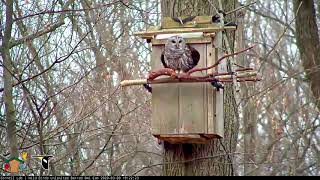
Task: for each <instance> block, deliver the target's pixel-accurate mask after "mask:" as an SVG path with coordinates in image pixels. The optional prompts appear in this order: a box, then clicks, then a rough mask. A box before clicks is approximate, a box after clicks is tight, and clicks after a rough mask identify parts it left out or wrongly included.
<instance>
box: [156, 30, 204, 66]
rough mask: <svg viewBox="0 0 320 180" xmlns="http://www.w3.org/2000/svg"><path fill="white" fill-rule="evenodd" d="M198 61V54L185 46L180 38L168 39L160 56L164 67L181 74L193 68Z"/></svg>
mask: <svg viewBox="0 0 320 180" xmlns="http://www.w3.org/2000/svg"><path fill="white" fill-rule="evenodd" d="M199 59H200V54H199V52H198V51H197V50H195V49H194V48H192V47H191V46H189V45H187V44H186V42H185V40H184V39H183V38H182V37H181V36H172V37H170V38H168V40H167V43H166V44H165V49H164V52H163V53H162V56H161V61H162V63H163V65H164V67H167V68H171V69H174V70H178V71H180V70H182V71H183V72H188V71H189V70H190V69H192V68H194V67H195V66H196V65H197V64H198V62H199Z"/></svg>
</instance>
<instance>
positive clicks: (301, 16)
mask: <svg viewBox="0 0 320 180" xmlns="http://www.w3.org/2000/svg"><path fill="white" fill-rule="evenodd" d="M300 4H301V6H300ZM297 11H298V12H297ZM294 13H297V18H296V39H297V45H298V48H299V51H300V56H301V60H302V63H303V67H304V70H305V72H306V76H307V80H308V82H309V85H310V88H311V91H312V94H313V96H314V97H315V104H316V106H317V107H318V109H319V110H320V70H319V69H320V51H319V49H320V41H319V34H318V27H317V22H316V12H315V5H314V1H313V0H294Z"/></svg>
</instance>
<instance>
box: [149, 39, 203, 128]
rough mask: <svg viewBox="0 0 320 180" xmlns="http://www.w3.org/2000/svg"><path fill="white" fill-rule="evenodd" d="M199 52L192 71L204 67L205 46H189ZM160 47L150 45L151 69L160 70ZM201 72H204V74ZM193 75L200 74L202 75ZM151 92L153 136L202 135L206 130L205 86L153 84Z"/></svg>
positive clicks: (196, 84)
mask: <svg viewBox="0 0 320 180" xmlns="http://www.w3.org/2000/svg"><path fill="white" fill-rule="evenodd" d="M191 46H192V47H194V48H196V49H197V51H198V52H199V53H200V60H199V62H198V65H197V66H196V68H199V67H206V66H207V49H206V44H192V45H191ZM163 50H164V45H154V46H152V55H151V61H152V62H151V67H152V69H153V70H155V69H160V68H163V65H162V63H161V60H160V57H161V53H162V52H163ZM204 73H205V72H204ZM194 75H199V76H201V75H204V74H202V72H197V73H194ZM152 86H153V93H152V132H153V134H204V133H207V130H208V113H207V111H208V109H207V108H208V97H207V83H168V84H154V85H152Z"/></svg>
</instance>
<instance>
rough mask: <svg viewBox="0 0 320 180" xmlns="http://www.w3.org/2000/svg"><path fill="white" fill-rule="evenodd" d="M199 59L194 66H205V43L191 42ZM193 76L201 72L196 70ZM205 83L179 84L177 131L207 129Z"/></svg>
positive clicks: (199, 74)
mask: <svg viewBox="0 0 320 180" xmlns="http://www.w3.org/2000/svg"><path fill="white" fill-rule="evenodd" d="M191 46H192V47H194V48H195V49H196V50H197V51H198V52H199V53H200V60H199V63H198V65H197V66H196V67H195V68H200V67H206V64H207V63H206V44H192V45H191ZM193 75H194V76H201V75H203V73H201V72H196V73H194V74H193ZM205 87H206V83H180V84H179V133H180V134H203V133H206V131H207V99H206V88H205Z"/></svg>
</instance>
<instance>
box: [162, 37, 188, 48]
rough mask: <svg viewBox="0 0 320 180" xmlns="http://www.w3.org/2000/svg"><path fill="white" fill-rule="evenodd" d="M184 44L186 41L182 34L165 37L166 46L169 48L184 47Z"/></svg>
mask: <svg viewBox="0 0 320 180" xmlns="http://www.w3.org/2000/svg"><path fill="white" fill-rule="evenodd" d="M185 46H186V41H185V40H184V39H183V38H182V36H179V35H177V36H171V37H170V38H168V39H167V43H166V47H168V48H170V49H184V48H185Z"/></svg>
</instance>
